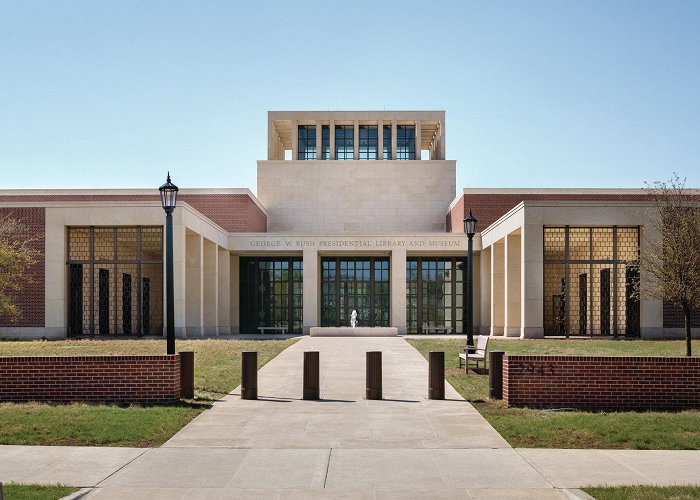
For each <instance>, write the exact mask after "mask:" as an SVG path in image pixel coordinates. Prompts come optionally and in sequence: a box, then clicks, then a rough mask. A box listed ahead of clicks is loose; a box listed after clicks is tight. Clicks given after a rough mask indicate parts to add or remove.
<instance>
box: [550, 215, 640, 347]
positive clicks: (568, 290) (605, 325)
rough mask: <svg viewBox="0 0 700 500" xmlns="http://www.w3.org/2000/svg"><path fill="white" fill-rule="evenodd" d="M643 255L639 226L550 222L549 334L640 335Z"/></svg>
mask: <svg viewBox="0 0 700 500" xmlns="http://www.w3.org/2000/svg"><path fill="white" fill-rule="evenodd" d="M638 258H639V227H617V226H613V227H569V226H565V227H545V228H544V329H545V335H564V336H569V335H618V334H624V335H626V336H630V337H637V336H639V313H640V311H639V301H638V300H637V299H636V298H635V297H634V294H633V290H634V287H635V284H636V283H637V282H638V280H639V271H638V268H637V262H638Z"/></svg>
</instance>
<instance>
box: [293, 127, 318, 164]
mask: <svg viewBox="0 0 700 500" xmlns="http://www.w3.org/2000/svg"><path fill="white" fill-rule="evenodd" d="M298 131H299V133H298V146H299V148H298V150H297V160H315V159H316V125H299V129H298Z"/></svg>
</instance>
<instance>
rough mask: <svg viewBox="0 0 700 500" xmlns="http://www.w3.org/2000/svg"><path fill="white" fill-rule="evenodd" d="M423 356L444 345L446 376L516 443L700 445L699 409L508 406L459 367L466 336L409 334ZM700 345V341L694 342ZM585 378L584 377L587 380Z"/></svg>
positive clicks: (598, 345) (586, 343) (621, 346)
mask: <svg viewBox="0 0 700 500" xmlns="http://www.w3.org/2000/svg"><path fill="white" fill-rule="evenodd" d="M408 342H410V343H411V344H412V345H413V346H414V347H415V348H416V349H418V351H420V352H421V353H422V354H423V355H424V356H427V353H428V352H429V351H445V371H446V378H447V381H448V382H449V383H450V384H452V386H453V387H454V388H455V389H456V390H457V392H459V393H460V394H461V395H462V396H463V397H464V398H465V399H467V400H468V401H471V402H472V404H473V405H474V407H475V408H476V409H477V410H478V411H479V412H480V413H481V414H482V415H483V416H484V417H485V418H486V419H487V420H488V421H489V423H490V424H491V425H493V427H494V428H495V429H496V430H497V431H498V432H499V433H500V434H501V435H502V436H503V437H504V438H505V439H506V440H507V441H508V442H509V443H510V444H511V446H514V447H523V448H602V449H613V448H617V449H671V450H681V449H693V450H696V449H700V411H684V412H675V413H671V412H584V411H572V412H552V411H545V410H531V409H525V408H508V407H506V405H505V404H504V403H503V402H502V401H495V400H489V399H488V376H487V375H479V374H476V373H474V372H470V373H469V374H468V375H465V374H464V370H463V369H459V368H458V366H459V362H458V357H457V355H458V353H459V351H460V345H463V344H464V339H463V338H455V339H409V340H408ZM693 349H695V350H696V352H698V351H697V350H698V349H700V342H698V341H694V342H693ZM489 350H494V351H495V350H498V351H505V352H508V353H518V354H520V353H531V354H579V355H620V356H639V355H644V356H669V355H682V354H683V353H684V352H685V347H684V342H683V341H640V340H637V341H612V340H609V341H608V340H579V339H576V340H489ZM583 382H584V381H582V383H583Z"/></svg>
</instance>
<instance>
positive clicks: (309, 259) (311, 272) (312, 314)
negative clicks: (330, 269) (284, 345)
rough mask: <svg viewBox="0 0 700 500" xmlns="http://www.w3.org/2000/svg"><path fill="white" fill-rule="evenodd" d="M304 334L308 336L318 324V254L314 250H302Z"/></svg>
mask: <svg viewBox="0 0 700 500" xmlns="http://www.w3.org/2000/svg"><path fill="white" fill-rule="evenodd" d="M303 255H304V256H303V260H304V286H303V294H304V312H303V314H304V321H303V323H304V333H305V334H308V333H309V329H310V328H311V327H312V326H320V324H319V300H318V296H319V290H318V287H319V274H318V252H317V251H316V249H315V248H304V254H303Z"/></svg>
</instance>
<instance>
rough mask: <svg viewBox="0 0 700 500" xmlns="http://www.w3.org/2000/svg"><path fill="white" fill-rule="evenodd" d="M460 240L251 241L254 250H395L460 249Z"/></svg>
mask: <svg viewBox="0 0 700 500" xmlns="http://www.w3.org/2000/svg"><path fill="white" fill-rule="evenodd" d="M460 243H461V242H460V241H458V240H404V239H396V240H377V241H374V240H360V239H358V240H333V239H319V240H295V239H292V240H264V239H263V240H251V241H250V246H251V247H253V248H307V247H311V248H395V247H399V248H400V247H405V248H412V247H443V248H449V247H453V248H458V247H459V246H460Z"/></svg>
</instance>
